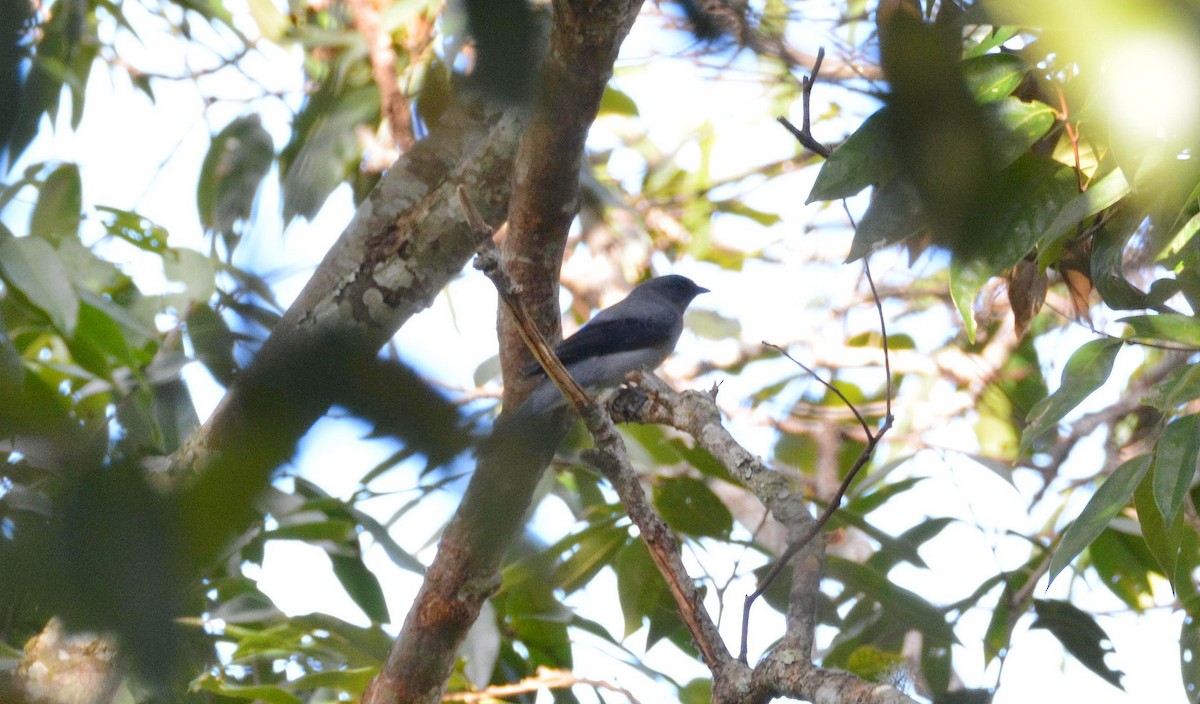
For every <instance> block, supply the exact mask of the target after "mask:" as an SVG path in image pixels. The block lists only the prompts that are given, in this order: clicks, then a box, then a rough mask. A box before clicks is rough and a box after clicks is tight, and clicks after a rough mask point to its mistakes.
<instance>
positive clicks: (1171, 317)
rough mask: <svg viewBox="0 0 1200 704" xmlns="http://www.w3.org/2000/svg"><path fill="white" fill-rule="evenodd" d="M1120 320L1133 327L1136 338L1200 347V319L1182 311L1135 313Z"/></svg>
mask: <svg viewBox="0 0 1200 704" xmlns="http://www.w3.org/2000/svg"><path fill="white" fill-rule="evenodd" d="M1119 322H1122V323H1125V324H1126V325H1128V326H1129V327H1131V328H1133V336H1134V337H1135V338H1139V339H1149V340H1162V341H1166V342H1178V343H1180V344H1184V345H1188V346H1190V347H1200V319H1197V318H1194V317H1192V316H1190V315H1182V314H1180V313H1160V314H1158V315H1134V316H1131V317H1128V318H1121V320H1120V321H1119Z"/></svg>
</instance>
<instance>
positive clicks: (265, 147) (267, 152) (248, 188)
mask: <svg viewBox="0 0 1200 704" xmlns="http://www.w3.org/2000/svg"><path fill="white" fill-rule="evenodd" d="M274 159H275V144H274V142H272V141H271V135H270V134H269V133H268V132H267V131H266V130H265V129H263V126H262V121H261V120H260V119H259V117H258V115H254V114H251V115H245V116H243V117H239V118H237V119H236V120H234V121H233V122H230V123H229V124H228V125H226V126H225V128H224V129H222V130H221V131H220V132H218V133H217V135H216V136H215V137H213V139H212V143H211V144H210V145H209V148H208V154H207V155H206V156H205V157H204V164H203V166H201V168H200V183H199V186H198V187H197V190H196V206H197V208H198V209H199V211H200V223H201V224H202V225H204V227H205V229H207V230H210V231H213V232H219V233H223V234H231V233H232V232H233V226H234V223H236V222H237V221H239V220H248V219H249V218H250V213H251V206H252V205H253V204H254V195H255V193H257V192H258V186H259V184H260V183H261V182H262V180H263V177H264V176H266V175H267V171H268V170H269V169H270V168H271V164H272V162H273V161H274Z"/></svg>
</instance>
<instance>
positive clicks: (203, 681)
mask: <svg viewBox="0 0 1200 704" xmlns="http://www.w3.org/2000/svg"><path fill="white" fill-rule="evenodd" d="M189 689H190V690H191V691H192V692H199V691H205V692H213V693H216V694H220V695H221V696H223V697H231V698H233V699H246V700H260V701H263V702H266V704H304V703H303V702H302V701H301V700H300V698H299V697H297V696H296V695H294V694H291V693H289V692H286V691H284V690H283V689H282V688H280V687H276V686H273V685H266V684H253V685H243V684H230V683H228V682H226V681H225V680H222V679H218V678H216V677H213V676H211V675H209V674H204V675H201V676H200V678H199V679H197V680H195V681H194V682H192V685H191V687H189Z"/></svg>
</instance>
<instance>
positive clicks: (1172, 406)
mask: <svg viewBox="0 0 1200 704" xmlns="http://www.w3.org/2000/svg"><path fill="white" fill-rule="evenodd" d="M1197 398H1200V364H1188V365H1184V366H1182V367H1180V368H1178V369H1175V370H1173V371H1172V372H1171V373H1170V374H1169V375H1168V376H1167V378H1166V379H1164V380H1163V381H1162V383H1160V384H1158V386H1157V387H1156V388H1155V389H1154V390H1153V392H1152V393H1151V394H1150V396H1148V397H1147V398H1146V403H1147V404H1149V405H1151V406H1153V407H1155V408H1157V409H1158V410H1159V411H1162V412H1163V413H1169V412H1171V411H1174V410H1176V409H1177V408H1179V407H1180V406H1182V405H1184V404H1185V403H1189V402H1191V401H1193V400H1195V399H1197Z"/></svg>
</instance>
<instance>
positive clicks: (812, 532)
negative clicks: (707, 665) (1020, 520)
mask: <svg viewBox="0 0 1200 704" xmlns="http://www.w3.org/2000/svg"><path fill="white" fill-rule="evenodd" d="M863 266H864V271H865V272H866V276H867V283H868V284H870V286H871V296H872V297H873V298H874V299H875V307H876V310H878V311H879V327H880V334H881V336H882V337H883V362H884V370H885V371H884V374H885V377H886V390H885V392H884V393H885V398H886V408H887V411H886V414H885V416H884V419H883V424H882V425H881V426H880V427H879V430H877V431H875V432H874V433H873V432H871V428H870V426H869V425H868V424H867V421H866V419H865V418H863V416H862V414H861V413H859V411H858V409H857V408H855V406H854V404H853V403H851V402H850V399H848V398H846V396H845V394H843V393H842V392H841V391H839V390H838V388H837V387H836V386H834V385H833V384H831V383H829V382H827V381H825V380H824V379H822V378H821V377H820V376H819V375H817V374H816V373H815V372H814V371H813V370H811V369H809V368H808V367H806V366H805V365H804V364H802V363H800V362H799V361H798V360H796V359H795V358H793V357H792V356H791V355H789V354H788V353H787V351H785V350H784V349H782V348H780V347H777V346H775V345H772V344H769V343H766V342H764V343H763V344H764V345H766V346H767V347H771V348H773V349H775V350H778V351H779V353H780V354H782V355H783V356H784V357H787V358H788V359H789V360H791V361H792V362H794V363H795V364H796V365H797V366H799V367H800V368H801V369H803V370H804V371H806V372H808V373H809V374H812V376H813V378H814V379H816V380H817V381H819V382H821V383H822V384H824V385H825V387H826V388H828V389H829V390H830V391H832V392H833V393H834V394H836V395H837V397H838V398H840V399H841V400H842V402H844V403H845V404H846V405H847V406H848V407H849V408H850V410H851V411H852V412H853V413H854V417H855V418H857V419H858V422H859V424H860V425H862V429H863V432H864V433H865V434H866V436H867V444H866V445H865V446H864V447H863V449H862V452H860V453H859V454H858V458H857V459H855V460H854V465H853V466H852V467H850V471H849V472H847V473H846V477H845V478H844V479H843V480H842V483H841V485H840V486H838V489H837V491H836V492H834V495H833V497H832V498H830V500H829V503H828V504H827V505H826V506H825V510H824V511H822V512H821V516H820V518H818V519H817V521H816V523H813V524H811V525H809V527H808V528H807V529H806V530H805V531H804V534H803V535H801V536H800V538H799V539H797V540H796V541H795V542H793V543H792V544H791V545H789V546H788V547H787V549H786V550H784V551H783V554H782V555H780V556H779V559H778V560H776V561H775V564H774V565H773V566H772V567H771V569H770V571H768V572H767V574H766V576H765V577H763V579H762V581H761V582H760V583H759V586H758V589H756V590H754V592H753V593H751V594H750V595H749V596H747V597H746V602H745V604H744V605H743V607H742V645H741V649H740V650H739V651H738V660H740V661H741V662H746V657H747V649H748V647H749V645H748V641H749V638H750V607H751V606H753V605H754V602H755V601H756V600H757V599H758V598H759V597H760V596H762V595H763V593H764V592H766V591H767V589H768V588H770V586H771V584H772V583H773V582H774V581H775V580H776V579H777V578H778V577H779V574H780V573H781V572H782V571H783V568H784V567H786V566H787V564H788V562H789V561H791V559H792V558H793V557H795V555H796V553H798V552H800V551H801V550H803V549H804V548H805V546H807V545H808V544H809V543H810V542H812V539H813V538H815V537H816V536H817V534H818V533H820V532H821V530H822V529H824V527H825V525H826V524H827V523H829V520H830V519H831V518H833V514H834V512H835V511H837V510H838V508H840V507H841V504H842V498H843V497H845V495H846V492H847V491H848V490H849V489H850V485H851V484H853V483H854V479H855V478H856V477H857V476H858V473H859V472H860V471H861V470H862V468H863V467H865V466H866V464H867V462H868V461H870V459H871V456H872V455H874V454H875V447H876V446H877V445H878V444H879V441H880V439H882V438H883V436H884V434H885V433H887V431H888V430H889V429H890V428H891V427H892V421H893V417H892V368H891V362H890V361H889V359H888V335H887V326H886V324H885V322H884V316H883V303H882V302H881V301H880V300H879V293H878V291H877V290H876V288H875V280H874V279H873V278H872V277H871V269H870V267H869V266H867V264H866V260H865V259H864V260H863Z"/></svg>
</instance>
